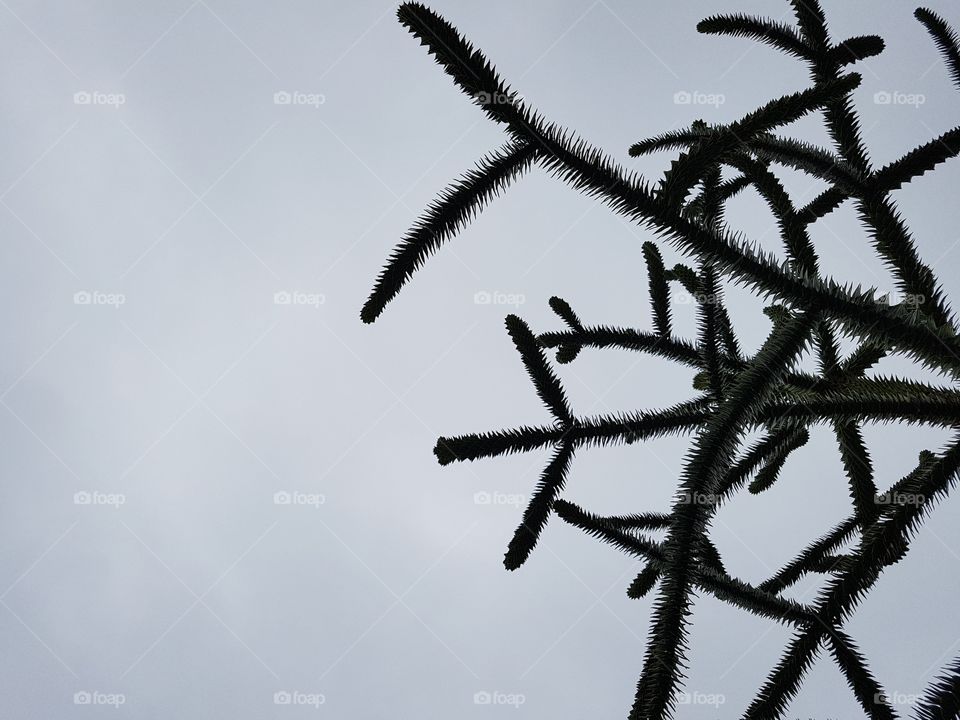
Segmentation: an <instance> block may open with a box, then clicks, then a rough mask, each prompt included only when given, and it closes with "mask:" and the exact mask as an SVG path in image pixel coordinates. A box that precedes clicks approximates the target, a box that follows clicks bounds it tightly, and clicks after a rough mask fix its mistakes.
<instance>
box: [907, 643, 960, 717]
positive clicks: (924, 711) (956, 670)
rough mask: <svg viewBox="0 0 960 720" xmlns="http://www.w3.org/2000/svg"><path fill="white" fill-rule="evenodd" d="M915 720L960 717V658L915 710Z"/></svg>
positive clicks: (945, 670)
mask: <svg viewBox="0 0 960 720" xmlns="http://www.w3.org/2000/svg"><path fill="white" fill-rule="evenodd" d="M913 717H914V718H915V720H955V718H957V717H960V658H956V659H954V661H953V662H952V663H950V665H948V666H947V667H946V668H945V669H944V671H943V673H941V674H940V676H938V677H937V678H936V679H935V680H934V681H933V682H932V683H930V685H929V687H927V690H926V692H925V693H924V694H923V697H922V698H921V699H920V701H919V702H918V703H917V705H916V707H915V708H914V714H913Z"/></svg>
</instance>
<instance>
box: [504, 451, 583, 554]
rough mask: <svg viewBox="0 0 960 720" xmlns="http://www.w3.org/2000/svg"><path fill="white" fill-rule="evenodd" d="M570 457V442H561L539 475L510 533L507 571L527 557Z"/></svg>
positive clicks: (559, 487) (543, 524)
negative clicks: (524, 507) (513, 530)
mask: <svg viewBox="0 0 960 720" xmlns="http://www.w3.org/2000/svg"><path fill="white" fill-rule="evenodd" d="M572 459H573V443H572V442H569V441H568V442H564V443H563V444H562V445H561V446H560V447H559V449H558V450H557V451H556V453H554V455H553V457H552V458H551V459H550V462H549V463H548V464H547V466H546V468H544V470H543V474H541V475H540V483H539V484H538V486H537V490H536V492H535V493H534V495H533V497H532V498H531V499H530V502H529V504H528V505H527V509H526V511H525V512H524V513H523V522H521V523H520V527H518V528H517V531H516V532H515V533H514V535H513V539H512V540H511V541H510V546H509V547H508V548H507V553H506V555H505V556H504V559H503V564H504V567H506V568H507V570H516V569H517V568H519V567H520V566H521V565H523V563H524V562H526V560H527V558H528V557H529V556H530V553H531V552H532V551H533V548H534V546H536V544H537V540H538V539H539V538H540V533H541V532H542V530H543V528H544V526H545V525H546V524H547V518H548V517H549V516H550V510H551V509H552V507H553V502H554V500H555V499H556V497H557V494H558V493H559V492H560V491H561V490H562V489H563V484H564V482H565V480H566V476H567V471H568V470H569V468H570V461H571V460H572Z"/></svg>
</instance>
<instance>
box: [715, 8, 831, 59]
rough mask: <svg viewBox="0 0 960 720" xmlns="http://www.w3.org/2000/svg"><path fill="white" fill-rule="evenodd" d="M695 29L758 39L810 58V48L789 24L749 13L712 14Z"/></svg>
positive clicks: (799, 56)
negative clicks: (752, 15)
mask: <svg viewBox="0 0 960 720" xmlns="http://www.w3.org/2000/svg"><path fill="white" fill-rule="evenodd" d="M697 31H698V32H701V33H706V34H709V35H733V36H736V37H745V38H749V39H751V40H758V41H759V42H765V43H768V44H769V45H772V46H773V47H775V48H779V49H780V50H783V51H784V52H786V53H789V54H791V55H793V56H794V57H798V58H812V57H813V53H812V52H811V49H810V48H809V47H808V46H807V44H806V43H804V41H803V40H801V39H800V37H799V36H798V35H797V33H796V31H795V30H794V29H793V28H791V27H790V26H789V25H785V24H783V23H781V22H777V21H775V20H769V19H767V18H757V17H751V16H749V15H742V14H739V13H738V14H735V15H714V16H712V17H708V18H706V19H704V20H701V21H700V22H699V23H698V24H697Z"/></svg>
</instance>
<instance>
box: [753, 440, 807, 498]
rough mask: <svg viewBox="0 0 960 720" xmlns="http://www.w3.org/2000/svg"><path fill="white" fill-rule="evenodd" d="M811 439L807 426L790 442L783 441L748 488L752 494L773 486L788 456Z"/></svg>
mask: <svg viewBox="0 0 960 720" xmlns="http://www.w3.org/2000/svg"><path fill="white" fill-rule="evenodd" d="M809 439H810V433H809V432H808V431H807V429H806V428H803V429H801V430H798V431H797V432H796V434H795V435H794V436H793V437H792V438H791V439H790V441H789V442H786V443H783V444H782V445H781V446H780V447H778V448H777V450H776V452H775V453H774V454H773V455H772V456H771V457H770V458H769V459H768V460H767V463H766V465H764V467H763V468H761V470H760V472H758V473H757V476H756V477H755V478H754V479H753V482H752V483H750V487H749V488H748V489H749V491H750V494H751V495H758V494H760V493H762V492H763V491H764V490H767V489H768V488H770V486H772V485H773V484H774V483H775V482H776V481H777V478H778V477H779V475H780V471H781V470H782V469H783V466H784V464H785V463H786V461H787V458H788V457H790V453H792V452H793V451H794V450H796V449H797V448H800V447H802V446H804V445H806V444H807V441H808V440H809Z"/></svg>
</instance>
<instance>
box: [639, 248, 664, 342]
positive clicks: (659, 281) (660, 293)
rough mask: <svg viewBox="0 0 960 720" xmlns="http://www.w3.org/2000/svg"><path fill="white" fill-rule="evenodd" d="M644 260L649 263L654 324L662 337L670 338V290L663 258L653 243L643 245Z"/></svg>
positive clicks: (648, 274)
mask: <svg viewBox="0 0 960 720" xmlns="http://www.w3.org/2000/svg"><path fill="white" fill-rule="evenodd" d="M643 258H644V260H645V261H646V263H647V276H648V277H649V287H650V304H651V305H652V307H653V324H654V327H655V328H656V330H657V335H659V336H660V337H669V336H670V289H669V288H668V287H667V280H666V271H665V270H664V267H663V257H662V256H661V255H660V251H659V250H658V249H657V246H656V245H654V244H653V243H652V242H645V243H644V244H643Z"/></svg>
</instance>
